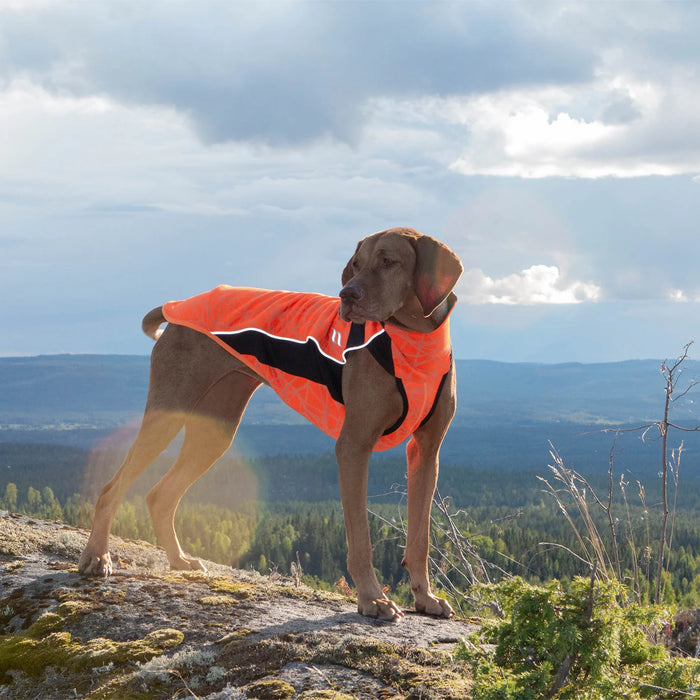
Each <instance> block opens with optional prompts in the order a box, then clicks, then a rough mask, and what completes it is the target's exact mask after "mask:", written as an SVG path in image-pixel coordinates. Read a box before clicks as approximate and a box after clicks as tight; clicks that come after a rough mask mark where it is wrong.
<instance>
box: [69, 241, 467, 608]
mask: <svg viewBox="0 0 700 700" xmlns="http://www.w3.org/2000/svg"><path fill="white" fill-rule="evenodd" d="M461 272H462V265H461V263H460V262H459V259H458V258H457V256H456V255H455V254H454V253H453V252H452V251H450V250H449V249H448V248H447V247H446V246H444V245H443V244H441V243H439V242H438V241H436V240H435V239H433V238H430V237H429V236H423V235H422V234H420V233H418V232H417V231H413V230H412V229H390V230H388V231H382V232H380V233H376V234H374V235H372V236H369V237H367V238H365V239H363V240H362V241H360V243H359V244H358V246H357V250H356V251H355V254H354V255H353V256H352V258H351V259H350V261H349V262H348V264H347V266H346V268H345V270H344V272H343V275H342V284H343V289H342V290H341V292H340V305H339V309H338V311H337V315H339V316H340V318H341V319H342V320H343V321H349V322H351V323H352V324H367V325H370V324H371V323H372V322H381V327H384V323H386V327H387V333H388V334H389V335H391V332H390V331H391V330H395V331H396V332H397V333H399V332H406V331H407V332H408V334H409V335H410V336H411V338H412V339H413V340H415V339H416V338H417V339H418V340H419V341H420V339H421V337H422V334H425V337H426V338H427V337H428V334H431V333H433V332H434V331H436V329H438V328H441V327H442V328H446V327H448V326H447V317H448V315H449V312H450V309H451V308H452V305H453V304H454V301H455V297H454V294H453V293H452V289H453V287H454V285H455V283H456V282H457V279H458V278H459V276H460V274H461ZM164 321H165V316H164V314H163V307H158V308H157V309H154V310H153V311H151V312H150V313H149V314H147V315H146V317H145V318H144V321H143V328H144V331H145V332H146V333H147V334H148V335H150V336H151V337H153V338H156V339H158V342H157V343H156V345H155V347H154V349H153V353H152V356H151V376H150V385H149V391H148V399H147V402H146V408H145V413H144V417H143V422H142V425H141V428H140V431H139V434H138V436H137V437H136V440H135V441H134V443H133V445H132V446H131V449H130V450H129V453H128V454H127V456H126V459H125V460H124V463H123V464H122V465H121V467H120V468H119V470H118V471H117V473H116V475H115V476H114V477H113V479H112V480H111V481H110V482H109V483H108V484H107V485H106V486H105V487H104V489H103V490H102V492H101V494H100V496H99V499H98V501H97V505H96V507H95V516H94V521H93V528H92V533H91V534H90V538H89V540H88V543H87V546H86V548H85V550H84V552H83V554H82V556H81V558H80V563H79V569H80V571H81V572H82V573H84V574H89V575H103V576H106V575H109V574H110V573H111V571H112V564H111V559H110V555H109V550H108V546H109V533H110V529H111V526H112V521H113V519H114V514H115V512H116V509H117V506H118V505H119V502H120V501H121V499H122V497H123V496H124V494H125V493H126V491H127V489H128V488H129V486H130V485H131V483H132V482H133V480H134V479H135V478H136V477H137V476H138V475H139V474H140V473H141V472H142V471H143V470H144V469H145V468H146V467H147V466H148V465H149V464H150V463H151V462H152V461H153V460H154V459H155V458H156V457H157V456H158V455H159V454H160V453H161V452H162V451H163V450H164V449H165V448H166V447H167V446H168V444H169V443H170V442H171V441H172V440H173V438H174V437H175V436H176V435H177V433H178V432H179V431H180V429H181V428H182V427H183V426H184V427H185V440H184V443H183V445H182V449H181V450H180V454H179V456H178V458H177V460H176V462H175V464H174V465H173V467H172V468H171V470H170V471H169V472H168V473H167V474H166V475H165V476H164V477H163V479H161V481H160V482H159V483H158V484H156V486H155V487H154V488H153V489H152V491H151V492H150V493H149V495H148V498H147V504H148V507H149V510H150V513H151V518H152V520H153V524H154V527H155V531H156V534H157V536H158V540H159V542H160V543H161V545H162V546H163V547H164V549H165V552H166V553H167V556H168V560H169V562H170V566H171V568H173V569H185V570H187V569H190V570H191V569H199V570H204V566H203V565H202V563H201V562H200V561H198V560H196V559H191V558H189V557H187V556H186V555H185V554H184V553H183V551H182V549H181V548H180V544H179V542H178V539H177V535H176V534H175V528H174V516H175V510H176V509H177V506H178V504H179V502H180V499H181V498H182V496H183V495H184V493H185V492H186V491H187V489H188V488H189V487H190V485H191V484H192V483H194V481H195V480H196V479H198V478H199V477H200V476H201V475H202V474H204V472H206V471H207V469H209V467H210V466H211V465H212V464H213V463H214V462H215V461H216V460H217V459H218V458H219V457H221V456H222V455H223V454H224V453H225V452H226V450H227V449H228V448H229V446H230V445H231V442H232V440H233V437H234V435H235V432H236V429H237V427H238V424H239V422H240V419H241V416H242V415H243V412H244V410H245V407H246V405H247V403H248V400H249V399H250V397H251V396H252V394H253V392H254V391H255V390H256V389H257V388H258V387H259V386H260V385H261V384H262V383H263V382H264V381H265V380H264V379H263V378H262V377H261V376H260V374H259V373H258V372H256V371H254V370H253V369H251V367H250V366H249V365H247V364H246V363H244V362H243V361H241V359H240V358H239V357H236V356H234V355H233V354H231V353H230V352H227V350H226V349H225V348H223V347H221V345H222V343H221V342H218V341H217V342H212V340H211V338H210V337H207V335H206V334H204V333H202V332H198V331H197V330H193V329H192V328H188V327H185V326H183V325H176V324H174V323H170V324H168V326H166V328H165V330H164V331H163V332H162V335H161V331H160V330H158V329H159V326H160V325H161V324H162V323H163V322H164ZM445 332H446V333H447V334H448V333H449V331H445ZM445 337H447V338H449V335H446V336H445ZM448 351H449V348H448ZM447 366H448V370H447V371H446V374H445V375H444V377H443V378H442V380H441V383H440V385H439V388H438V389H437V391H436V392H434V393H435V396H434V399H433V403H432V406H431V408H430V411H429V412H428V413H427V414H426V415H425V416H423V420H422V421H421V422H420V424H419V425H418V427H416V428H415V430H413V434H412V436H411V440H410V441H409V443H408V446H407V459H408V532H407V541H406V549H405V556H404V559H403V565H404V566H405V568H406V569H407V570H408V572H409V575H410V579H411V590H412V591H413V595H414V599H415V606H416V610H417V611H418V612H421V613H426V614H429V615H435V616H438V617H449V616H451V615H452V614H453V611H452V609H451V607H450V606H449V604H448V603H447V602H446V601H445V600H442V599H440V598H437V597H435V596H434V595H433V594H432V593H431V590H430V584H429V581H428V546H429V527H430V509H431V504H432V497H433V493H434V491H435V486H436V483H437V475H438V453H439V450H440V446H441V444H442V441H443V438H444V437H445V434H446V432H447V428H448V426H449V424H450V421H451V420H452V417H453V415H454V411H455V386H456V385H455V376H454V365H453V363H452V361H451V358H449V359H448V365H447ZM341 372H342V374H340V375H339V376H340V381H341V383H342V403H343V404H344V420H343V422H342V427H341V428H340V431H339V435H338V437H337V442H336V456H337V461H338V469H339V480H340V495H341V500H342V504H343V514H344V518H345V526H346V532H347V544H348V559H347V567H348V571H349V572H350V574H351V576H352V578H353V580H354V582H355V585H356V587H357V603H358V611H359V612H360V613H361V614H363V615H368V616H370V617H379V618H381V619H385V620H397V619H399V618H400V617H402V616H403V613H402V612H401V610H400V609H399V608H398V606H397V605H396V604H395V603H394V602H393V601H391V600H390V599H388V598H387V597H386V595H385V594H384V593H383V591H382V587H381V586H380V584H379V582H378V581H377V577H376V575H375V572H374V568H373V565H372V545H371V542H370V536H369V524H368V518H367V507H366V498H367V474H368V466H369V458H370V455H371V453H372V451H373V450H374V448H375V446H376V445H377V443H378V442H379V440H380V439H381V437H382V436H383V435H386V433H387V432H390V431H391V430H392V429H393V428H392V427H391V426H395V425H396V424H397V422H400V421H401V420H402V417H403V416H404V415H405V413H406V399H405V392H403V391H402V390H401V387H400V386H399V385H400V382H398V381H397V378H396V377H395V376H392V375H391V374H389V372H388V371H387V369H386V367H385V366H383V365H382V364H381V363H380V362H379V361H378V360H377V355H376V353H373V352H371V350H370V348H369V347H364V346H362V347H358V348H357V349H351V351H349V352H347V356H346V357H345V360H344V364H343V365H342V370H341ZM212 419H214V420H212Z"/></svg>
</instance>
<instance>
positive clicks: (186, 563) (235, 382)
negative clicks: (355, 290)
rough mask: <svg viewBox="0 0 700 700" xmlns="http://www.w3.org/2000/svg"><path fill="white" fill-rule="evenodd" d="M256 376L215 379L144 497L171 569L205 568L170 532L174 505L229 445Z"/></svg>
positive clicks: (172, 523)
mask: <svg viewBox="0 0 700 700" xmlns="http://www.w3.org/2000/svg"><path fill="white" fill-rule="evenodd" d="M259 386H260V381H259V380H258V379H255V378H253V377H251V376H249V375H247V374H244V373H241V372H237V371H233V372H230V373H229V374H226V375H225V376H224V377H222V378H221V379H220V380H219V381H218V382H216V383H215V384H214V385H213V386H212V387H211V388H210V389H209V390H208V391H207V392H206V394H205V395H204V396H203V397H202V399H201V400H200V401H199V402H198V404H197V406H196V407H195V409H194V411H193V413H192V414H191V415H189V416H188V417H187V419H186V421H185V440H184V442H183V445H182V448H181V450H180V454H179V455H178V458H177V460H176V461H175V464H174V465H173V466H172V468H171V469H170V471H169V472H168V473H167V474H166V475H165V476H164V477H163V478H162V479H161V480H160V481H159V482H158V483H157V484H156V485H155V486H154V487H153V489H152V490H151V492H150V493H149V494H148V496H147V497H146V503H147V504H148V508H149V510H150V513H151V519H152V520H153V526H154V528H155V531H156V535H157V537H158V542H159V543H160V545H161V546H162V547H163V548H164V549H165V552H166V554H167V556H168V561H169V562H170V567H171V568H172V569H185V570H188V569H189V570H200V571H206V569H205V567H204V565H203V564H202V563H201V562H200V561H199V560H198V559H193V558H190V557H188V556H186V555H185V553H184V552H183V551H182V548H181V547H180V542H179V541H178V538H177V534H176V532H175V511H176V510H177V507H178V505H179V503H180V499H181V498H182V497H183V495H184V494H185V492H186V491H187V489H188V488H189V487H190V486H191V485H192V484H193V483H194V482H195V481H196V480H197V479H199V477H200V476H202V475H203V474H204V473H205V472H206V471H207V470H208V469H209V467H211V466H212V464H214V462H216V460H217V459H219V458H220V457H221V456H222V455H223V454H224V453H225V452H226V450H228V448H229V447H230V445H231V442H232V441H233V438H234V436H235V434H236V429H237V428H238V424H239V422H240V420H241V416H242V415H243V412H244V411H245V408H246V405H247V404H248V400H249V399H250V397H251V396H252V395H253V392H254V391H255V390H256V389H257V388H258V387H259Z"/></svg>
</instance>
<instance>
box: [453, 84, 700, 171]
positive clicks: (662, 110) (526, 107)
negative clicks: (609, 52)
mask: <svg viewBox="0 0 700 700" xmlns="http://www.w3.org/2000/svg"><path fill="white" fill-rule="evenodd" d="M699 91H700V81H699V80H698V78H697V76H696V75H695V76H693V75H685V76H680V75H679V76H676V77H673V78H672V77H669V78H668V79H667V82H666V83H661V82H656V83H654V82H651V81H641V80H635V79H634V78H631V77H629V76H623V75H615V76H614V77H612V78H610V79H608V80H606V79H599V80H597V81H595V82H592V83H590V84H588V85H584V86H581V85H577V86H571V87H566V88H564V87H562V88H556V89H554V88H549V89H544V90H527V91H523V90H512V91H501V92H497V93H491V94H485V95H480V96H477V97H468V98H464V99H459V100H456V101H454V102H453V105H452V107H451V109H450V110H449V113H451V115H452V119H454V120H456V121H457V122H458V123H461V124H463V125H464V127H465V140H466V141H467V145H466V147H464V148H463V149H462V152H461V154H460V155H459V156H457V157H456V158H455V159H454V160H453V162H452V164H451V167H452V168H453V169H454V170H455V171H456V172H459V173H462V174H464V175H497V176H508V177H523V178H543V177H578V178H601V177H643V176H650V175H662V176H669V175H678V174H688V173H689V174H694V173H697V172H698V171H700V114H698V111H697V104H696V103H695V101H694V100H689V99H688V96H689V95H691V94H698V92H699ZM681 145H682V147H681Z"/></svg>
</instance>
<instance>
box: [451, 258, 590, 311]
mask: <svg viewBox="0 0 700 700" xmlns="http://www.w3.org/2000/svg"><path fill="white" fill-rule="evenodd" d="M458 293H459V297H460V299H464V300H465V301H466V302H467V303H469V304H506V305H527V306H530V305H539V304H580V303H581V302H591V301H598V300H599V299H600V297H601V289H600V287H599V286H598V285H596V284H594V283H592V282H579V281H574V282H567V281H565V280H563V279H562V276H561V272H560V271H559V268H558V267H556V266H555V265H533V266H532V267H529V268H528V269H527V270H523V271H522V272H520V273H516V274H512V275H508V276H507V277H502V278H500V279H493V278H491V277H489V276H488V275H486V274H484V272H483V271H482V270H480V269H478V268H472V269H470V270H466V271H465V272H464V274H463V275H462V279H461V281H460V284H459V289H458Z"/></svg>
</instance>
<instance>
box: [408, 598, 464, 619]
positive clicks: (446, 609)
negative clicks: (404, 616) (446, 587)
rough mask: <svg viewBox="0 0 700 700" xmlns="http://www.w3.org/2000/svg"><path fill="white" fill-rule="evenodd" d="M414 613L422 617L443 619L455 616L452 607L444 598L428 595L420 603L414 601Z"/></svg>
mask: <svg viewBox="0 0 700 700" xmlns="http://www.w3.org/2000/svg"><path fill="white" fill-rule="evenodd" d="M416 612H418V613H421V614H422V615H431V616H432V617H444V618H450V617H454V615H455V611H454V610H453V609H452V606H451V605H450V604H449V603H448V602H447V601H446V600H445V599H444V598H437V597H436V596H434V595H432V594H428V595H427V596H426V597H425V599H424V600H421V601H420V602H418V601H417V600H416Z"/></svg>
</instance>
